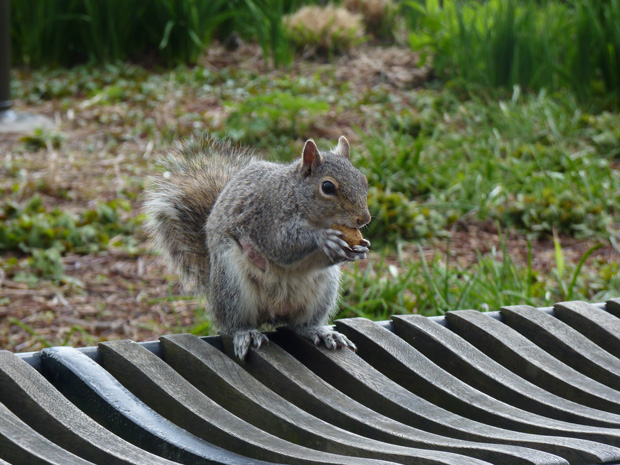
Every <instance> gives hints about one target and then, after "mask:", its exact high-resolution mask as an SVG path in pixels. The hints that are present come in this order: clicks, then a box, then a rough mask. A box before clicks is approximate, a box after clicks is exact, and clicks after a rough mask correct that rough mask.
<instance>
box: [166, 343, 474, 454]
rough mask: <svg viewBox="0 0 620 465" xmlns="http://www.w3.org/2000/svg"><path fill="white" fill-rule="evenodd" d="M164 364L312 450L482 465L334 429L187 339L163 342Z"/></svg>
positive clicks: (213, 350)
mask: <svg viewBox="0 0 620 465" xmlns="http://www.w3.org/2000/svg"><path fill="white" fill-rule="evenodd" d="M161 342H162V345H163V347H164V354H165V359H166V362H167V363H168V364H169V365H170V366H171V367H172V368H173V369H175V370H176V371H177V372H179V373H180V374H181V375H182V376H183V377H184V378H185V379H187V380H188V381H190V382H191V383H192V384H193V385H194V386H196V387H197V388H198V389H199V390H200V391H201V392H203V393H204V394H206V395H207V396H209V397H210V398H211V399H213V400H215V401H216V402H218V403H219V404H220V405H222V406H226V408H227V409H228V410H229V411H230V412H231V413H233V414H235V415H237V416H238V417H240V418H243V419H244V420H246V421H248V422H249V423H251V424H253V425H255V426H257V427H259V428H261V429H262V430H264V431H267V432H269V433H271V434H275V435H276V436H278V437H281V438H282V439H286V440H288V441H292V442H295V443H298V444H301V445H303V446H305V447H310V448H312V449H317V450H322V451H325V452H332V453H336V454H344V455H350V456H357V457H369V458H378V459H383V460H393V461H395V462H399V463H406V464H421V465H422V464H426V463H433V464H435V463H445V464H451V463H454V462H455V461H458V462H459V463H463V464H465V463H472V464H473V463H483V462H479V461H478V460H474V459H472V458H469V457H463V456H459V455H453V454H448V453H445V452H440V451H429V450H420V449H414V448H410V447H403V446H398V445H394V444H387V443H383V442H380V441H377V440H374V439H370V438H367V437H363V436H359V435H357V434H354V433H351V432H350V431H347V430H344V429H342V428H338V427H336V426H334V425H332V424H330V423H328V422H325V421H323V420H321V419H319V418H317V417H315V416H314V415H311V414H309V413H308V412H306V411H305V410H303V409H300V408H299V407H297V406H296V405H294V404H292V403H291V402H289V401H287V400H286V399H284V398H282V397H281V396H280V395H278V394H276V393H275V392H273V391H272V390H270V389H268V388H267V387H266V386H265V385H264V384H262V383H261V382H259V381H257V380H256V379H255V378H253V377H252V376H250V375H249V374H248V373H247V372H246V371H245V370H244V369H243V368H241V367H240V366H239V365H238V364H237V363H236V362H235V361H233V360H232V359H231V358H229V357H228V356H227V355H225V354H224V353H222V352H221V351H219V350H218V349H216V348H215V347H213V346H212V345H210V344H208V343H206V342H204V341H201V340H200V339H198V338H197V337H195V336H192V335H191V334H181V335H175V336H165V337H162V338H161Z"/></svg>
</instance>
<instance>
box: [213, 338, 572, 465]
mask: <svg viewBox="0 0 620 465" xmlns="http://www.w3.org/2000/svg"><path fill="white" fill-rule="evenodd" d="M275 338H276V339H277V336H275ZM224 345H225V346H226V344H224ZM226 350H227V352H228V353H229V354H232V353H233V351H232V347H226ZM241 365H242V366H243V368H244V369H246V370H247V371H248V372H250V373H251V374H252V375H253V376H254V377H256V378H257V379H258V380H259V381H261V382H262V383H264V384H265V385H267V386H268V387H269V388H270V389H272V390H274V391H275V392H277V393H278V394H280V395H281V396H283V397H285V398H287V399H288V400H289V401H290V402H292V403H294V404H296V405H298V406H299V407H301V408H303V409H304V410H306V411H308V412H311V413H313V414H314V415H316V416H318V417H320V418H322V419H323V420H325V421H328V422H330V423H333V424H335V425H337V426H340V427H341V428H345V429H347V430H350V431H353V432H356V433H358V434H361V435H364V436H368V437H370V438H374V439H378V440H381V441H385V442H390V443H394V444H401V445H406V446H411V447H422V448H428V449H435V450H445V451H448V452H456V453H460V454H464V455H469V456H472V457H476V458H479V459H482V460H489V461H492V462H494V463H502V464H506V465H508V464H522V463H523V464H525V463H530V464H534V463H536V464H541V463H548V464H551V463H560V462H562V463H563V462H564V461H563V460H562V459H560V458H559V457H557V456H553V455H550V454H547V453H545V452H541V451H538V450H534V449H527V448H524V447H517V446H509V445H503V444H489V443H486V444H485V443H479V442H470V441H463V440H460V439H455V438H447V437H445V436H441V435H438V434H433V433H429V432H427V431H424V430H421V429H418V428H413V427H411V426H409V425H405V424H403V423H400V422H396V421H394V420H393V419H391V418H388V417H386V416H384V415H381V414H380V413H378V412H375V411H374V410H372V409H370V408H368V407H366V406H364V405H362V404H360V403H359V402H356V401H355V400H353V399H352V398H350V397H348V396H347V395H345V394H343V393H342V392H340V391H339V390H337V389H335V388H334V387H333V386H331V385H330V384H328V383H326V382H325V381H324V380H323V379H321V378H320V377H318V376H317V375H316V374H314V373H313V372H312V371H310V370H309V369H308V368H307V367H306V366H305V365H303V364H302V363H301V362H299V361H298V360H297V359H295V358H294V357H292V356H291V355H290V354H289V353H287V352H286V351H284V350H283V349H282V348H281V347H280V346H278V345H277V344H269V345H266V346H263V347H261V349H260V350H252V351H251V352H250V353H249V355H248V357H247V359H246V361H245V362H244V363H242V364H241Z"/></svg>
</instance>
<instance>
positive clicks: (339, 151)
mask: <svg viewBox="0 0 620 465" xmlns="http://www.w3.org/2000/svg"><path fill="white" fill-rule="evenodd" d="M334 154H336V155H340V156H341V157H345V158H349V141H348V140H347V138H346V137H344V136H340V139H338V145H337V146H336V148H335V149H334Z"/></svg>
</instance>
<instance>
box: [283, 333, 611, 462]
mask: <svg viewBox="0 0 620 465" xmlns="http://www.w3.org/2000/svg"><path fill="white" fill-rule="evenodd" d="M279 333H280V334H279V337H277V338H275V337H274V338H272V340H273V341H274V342H277V343H278V344H279V345H281V346H283V347H284V348H285V349H286V350H287V351H288V352H289V353H291V354H293V355H294V356H295V357H296V358H297V359H299V360H300V361H302V362H303V363H304V364H305V365H306V366H308V367H309V368H310V369H312V370H313V371H314V372H315V373H317V374H318V375H319V376H321V377H322V378H323V379H324V380H325V381H327V382H329V383H330V384H332V385H333V386H334V387H336V388H337V389H339V390H340V391H342V392H344V393H345V394H347V395H348V396H350V397H352V398H354V399H355V400H357V401H358V402H361V403H363V404H365V405H367V406H368V407H370V408H372V409H374V410H376V411H378V412H381V413H382V414H384V415H386V416H389V417H391V418H394V419H395V420H397V421H400V422H402V423H406V424H409V425H411V426H413V427H416V428H420V429H424V430H426V431H432V432H434V433H437V434H442V435H445V436H448V437H455V438H460V439H466V440H472V441H482V442H492V443H502V444H514V445H520V446H526V447H531V448H533V449H538V450H543V451H546V452H549V453H551V454H554V455H558V456H560V457H563V458H564V459H566V460H568V461H569V462H574V463H595V462H601V461H603V462H604V461H606V460H614V459H615V457H617V456H618V449H617V448H615V447H613V446H609V445H604V444H600V445H599V444H598V443H594V442H592V441H587V440H582V439H575V438H563V437H556V436H545V435H535V434H529V433H522V432H518V431H510V430H506V429H502V428H497V427H495V426H491V425H488V424H484V423H481V422H477V421H474V420H471V419H468V418H465V417H462V416H459V415H456V414H454V413H452V412H450V411H448V410H446V409H444V408H441V407H438V406H436V405H434V404H432V403H430V402H428V401H427V400H425V399H423V398H421V397H419V396H417V395H416V394H415V393H413V392H411V391H409V390H407V389H405V388H404V387H402V386H400V385H399V384H397V383H395V382H394V381H392V380H391V379H390V378H388V377H387V376H385V375H383V374H382V373H381V372H379V371H378V370H376V369H375V368H373V367H372V366H371V365H369V364H368V363H367V362H365V361H364V360H363V359H362V358H360V357H359V356H357V355H356V354H354V353H352V352H351V351H345V350H340V351H330V350H328V349H325V348H323V347H315V346H314V345H313V344H312V343H310V342H309V341H306V340H304V339H302V338H299V337H298V336H296V335H295V334H294V333H292V332H291V331H289V330H287V329H282V330H281V331H279Z"/></svg>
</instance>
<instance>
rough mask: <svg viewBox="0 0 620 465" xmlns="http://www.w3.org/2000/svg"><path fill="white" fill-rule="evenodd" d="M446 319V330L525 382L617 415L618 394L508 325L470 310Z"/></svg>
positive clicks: (449, 314) (450, 313)
mask: <svg viewBox="0 0 620 465" xmlns="http://www.w3.org/2000/svg"><path fill="white" fill-rule="evenodd" d="M446 318H447V319H448V322H449V325H450V329H452V330H453V331H455V332H456V333H457V334H459V335H460V336H462V337H463V338H465V339H467V340H468V341H469V342H471V343H472V344H473V345H475V346H476V347H477V348H478V349H480V350H481V351H483V352H484V353H485V354H487V355H489V356H490V357H492V358H493V359H494V360H495V361H497V362H499V363H501V364H502V365H503V366H505V367H506V368H508V369H509V370H511V371H513V372H515V373H516V374H517V375H519V376H521V377H523V378H525V379H527V380H528V381H530V382H532V383H534V384H536V385H538V386H540V387H542V388H543V389H546V390H548V391H550V392H553V393H555V394H557V395H559V396H562V397H565V398H567V399H570V400H572V401H575V402H578V403H580V404H584V405H588V406H590V407H592V408H596V409H600V410H606V411H610V412H613V413H618V412H619V410H618V407H619V406H620V404H619V403H618V396H619V395H620V393H619V392H618V391H616V390H614V389H611V388H610V387H608V386H605V385H604V384H601V383H599V382H598V381H595V380H593V379H591V378H589V377H587V376H585V375H583V374H582V373H580V372H578V371H577V370H575V369H573V368H571V367H570V366H568V365H566V364H565V363H562V362H561V361H560V360H558V359H557V358H555V357H553V356H551V355H549V354H548V353H547V352H545V351H544V350H543V349H541V348H540V347H538V346H537V345H536V344H534V343H533V342H532V341H530V340H529V339H527V338H526V337H524V336H523V335H521V334H519V333H518V332H517V331H515V330H514V329H512V328H510V327H509V326H507V325H505V324H503V323H500V322H499V321H496V320H494V319H492V318H489V317H487V316H485V315H484V314H482V313H480V312H476V311H473V310H463V311H456V312H448V313H447V314H446Z"/></svg>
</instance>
